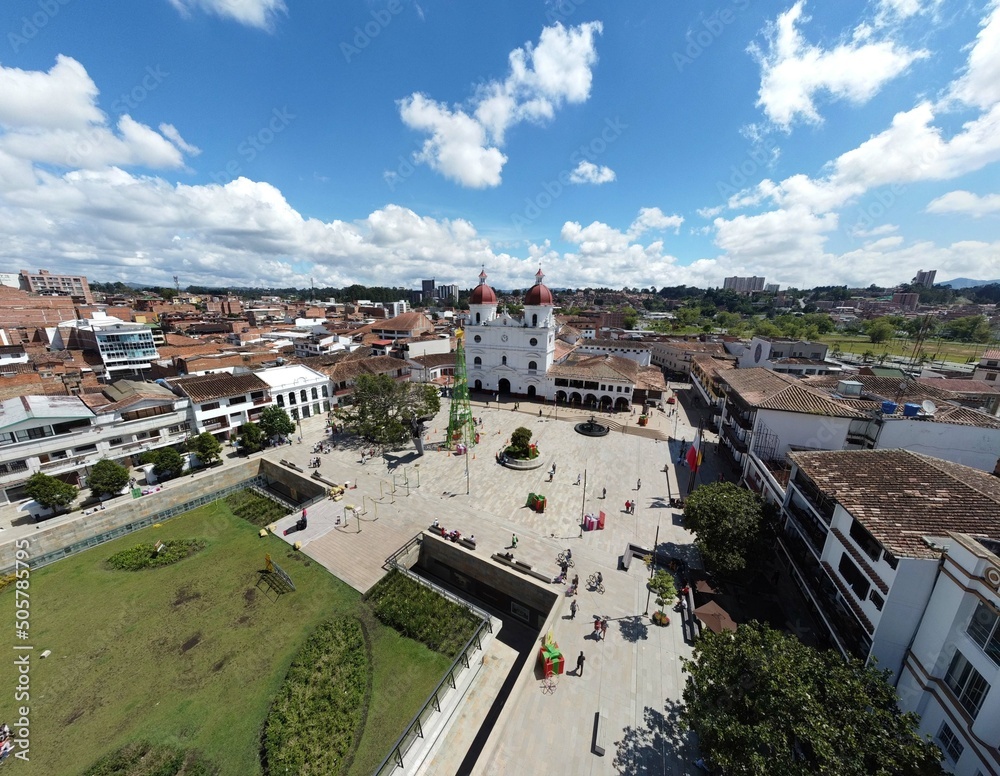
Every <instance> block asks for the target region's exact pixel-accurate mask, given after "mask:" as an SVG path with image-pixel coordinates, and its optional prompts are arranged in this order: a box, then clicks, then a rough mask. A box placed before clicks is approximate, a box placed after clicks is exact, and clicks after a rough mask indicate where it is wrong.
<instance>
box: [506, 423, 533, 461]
mask: <svg viewBox="0 0 1000 776" xmlns="http://www.w3.org/2000/svg"><path fill="white" fill-rule="evenodd" d="M530 446H531V430H530V429H527V428H525V427H524V426H519V427H518V428H515V429H514V433H512V434H511V435H510V446H509V447H508V448H507V452H508V453H509V454H510V456H511V457H512V458H527V457H528V455H529V447H530Z"/></svg>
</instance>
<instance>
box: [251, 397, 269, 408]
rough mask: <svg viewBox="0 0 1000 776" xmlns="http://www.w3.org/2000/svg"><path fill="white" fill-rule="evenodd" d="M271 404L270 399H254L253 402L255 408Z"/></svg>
mask: <svg viewBox="0 0 1000 776" xmlns="http://www.w3.org/2000/svg"><path fill="white" fill-rule="evenodd" d="M270 403H271V400H270V399H254V400H253V406H254V407H263V406H264V405H265V404H270Z"/></svg>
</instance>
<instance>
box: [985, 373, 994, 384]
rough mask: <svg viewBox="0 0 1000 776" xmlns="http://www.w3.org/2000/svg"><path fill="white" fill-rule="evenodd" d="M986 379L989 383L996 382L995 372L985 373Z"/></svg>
mask: <svg viewBox="0 0 1000 776" xmlns="http://www.w3.org/2000/svg"><path fill="white" fill-rule="evenodd" d="M986 379H987V380H989V381H990V382H991V383H994V382H996V379H997V373H996V372H987V373H986Z"/></svg>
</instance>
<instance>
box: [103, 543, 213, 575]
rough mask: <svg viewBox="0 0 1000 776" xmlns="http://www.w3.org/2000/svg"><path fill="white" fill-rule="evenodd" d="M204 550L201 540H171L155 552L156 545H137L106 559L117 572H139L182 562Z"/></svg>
mask: <svg viewBox="0 0 1000 776" xmlns="http://www.w3.org/2000/svg"><path fill="white" fill-rule="evenodd" d="M204 548H205V542H204V540H202V539H171V540H170V541H167V542H164V543H163V549H162V550H160V551H159V552H157V551H156V545H153V544H137V545H136V546H135V547H130V548H129V549H127V550H122V551H121V552H116V553H115V554H114V555H112V556H111V557H110V558H108V565H109V566H110V567H111V568H113V569H117V570H118V571H140V570H141V569H155V568H159V567H160V566H169V565H170V564H171V563H176V562H177V561H179V560H184V559H185V558H187V557H190V556H191V555H194V554H195V553H196V552H198V551H199V550H202V549H204Z"/></svg>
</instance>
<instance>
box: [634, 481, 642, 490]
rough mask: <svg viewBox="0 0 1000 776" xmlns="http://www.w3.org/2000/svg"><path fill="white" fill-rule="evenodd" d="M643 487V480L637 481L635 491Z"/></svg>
mask: <svg viewBox="0 0 1000 776" xmlns="http://www.w3.org/2000/svg"><path fill="white" fill-rule="evenodd" d="M641 487H642V480H641V479H638V480H636V481H635V489H636V490H639V488H641Z"/></svg>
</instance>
